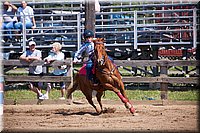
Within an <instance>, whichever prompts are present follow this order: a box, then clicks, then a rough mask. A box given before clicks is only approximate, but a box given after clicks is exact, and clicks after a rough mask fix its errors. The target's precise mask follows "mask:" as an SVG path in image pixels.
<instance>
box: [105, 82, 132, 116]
mask: <svg viewBox="0 0 200 133" xmlns="http://www.w3.org/2000/svg"><path fill="white" fill-rule="evenodd" d="M104 87H105V88H107V89H109V90H112V91H114V92H115V93H116V94H117V96H118V97H119V98H120V99H121V101H122V102H123V103H124V104H125V106H126V108H128V109H129V110H130V112H131V113H132V114H134V113H135V109H134V108H133V105H132V104H131V103H130V102H129V100H128V98H125V97H124V96H123V95H122V93H121V92H120V91H119V90H118V89H117V88H115V87H114V86H112V85H111V84H108V83H106V84H104Z"/></svg>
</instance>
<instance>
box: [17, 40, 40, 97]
mask: <svg viewBox="0 0 200 133" xmlns="http://www.w3.org/2000/svg"><path fill="white" fill-rule="evenodd" d="M35 46H36V43H35V42H34V41H30V42H29V50H27V51H25V52H24V53H23V54H22V55H21V56H20V58H19V59H20V60H24V61H27V62H31V61H33V60H41V58H42V54H41V51H40V50H37V49H35ZM28 75H32V76H38V75H42V66H30V67H29V74H28ZM29 88H30V89H31V90H32V91H34V92H35V93H37V97H38V98H39V97H41V96H42V92H41V88H42V83H40V82H30V83H29Z"/></svg>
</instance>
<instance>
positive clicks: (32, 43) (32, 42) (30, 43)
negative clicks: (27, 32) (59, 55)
mask: <svg viewBox="0 0 200 133" xmlns="http://www.w3.org/2000/svg"><path fill="white" fill-rule="evenodd" d="M28 45H29V46H31V45H36V43H35V42H34V41H30V42H29V43H28Z"/></svg>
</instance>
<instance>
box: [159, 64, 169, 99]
mask: <svg viewBox="0 0 200 133" xmlns="http://www.w3.org/2000/svg"><path fill="white" fill-rule="evenodd" d="M160 77H167V65H166V66H160ZM160 91H161V93H160V97H161V100H167V99H168V96H167V91H168V83H166V82H163V81H162V82H161V83H160Z"/></svg>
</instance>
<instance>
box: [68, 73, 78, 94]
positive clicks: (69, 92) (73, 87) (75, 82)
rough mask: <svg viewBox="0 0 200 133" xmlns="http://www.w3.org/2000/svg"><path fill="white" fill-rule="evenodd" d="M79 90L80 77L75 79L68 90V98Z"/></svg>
mask: <svg viewBox="0 0 200 133" xmlns="http://www.w3.org/2000/svg"><path fill="white" fill-rule="evenodd" d="M78 89H79V85H78V75H76V76H75V77H74V80H73V83H71V84H70V85H69V86H68V88H67V98H69V97H71V94H72V93H73V92H74V91H75V90H78Z"/></svg>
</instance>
